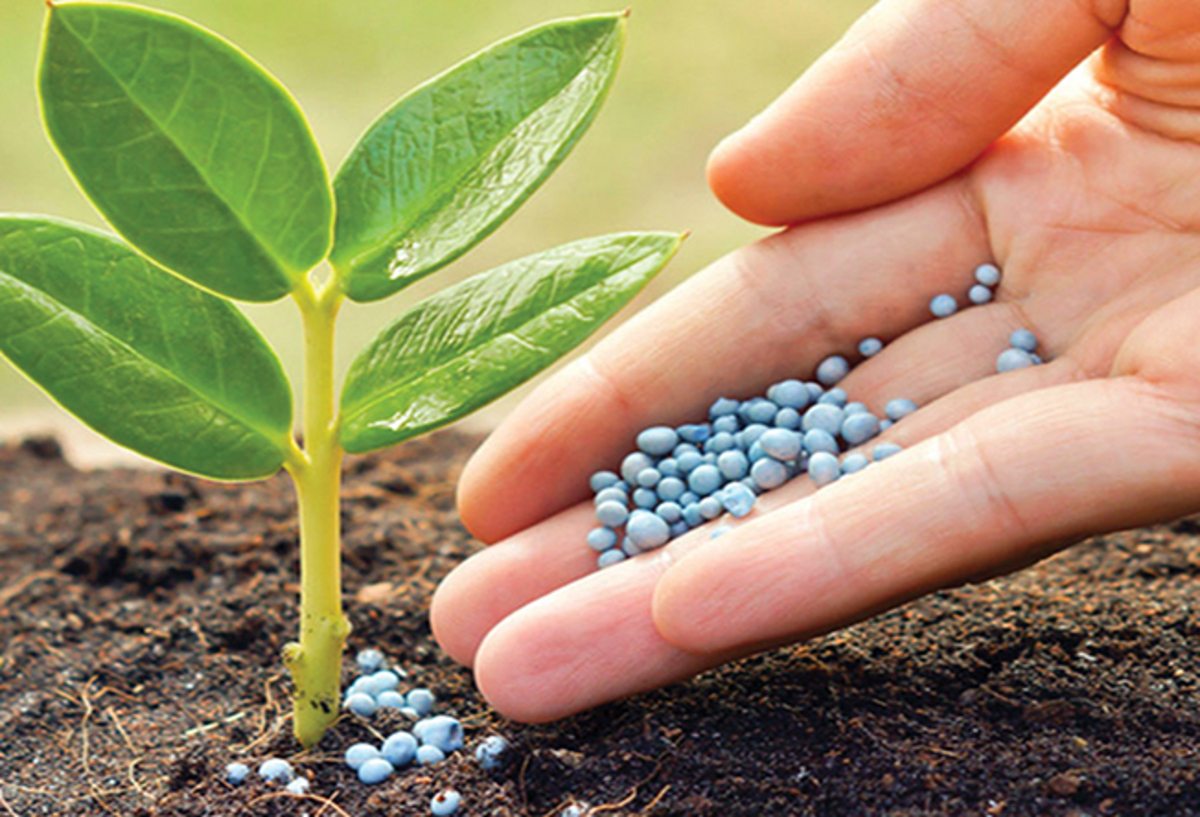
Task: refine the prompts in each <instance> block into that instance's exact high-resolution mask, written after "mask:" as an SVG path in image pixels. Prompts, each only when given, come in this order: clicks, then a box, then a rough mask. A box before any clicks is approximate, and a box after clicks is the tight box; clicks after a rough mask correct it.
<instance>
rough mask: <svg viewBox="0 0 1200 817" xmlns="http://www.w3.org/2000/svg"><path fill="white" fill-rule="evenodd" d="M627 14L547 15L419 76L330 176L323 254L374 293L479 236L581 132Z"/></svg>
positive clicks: (610, 67)
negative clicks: (330, 240)
mask: <svg viewBox="0 0 1200 817" xmlns="http://www.w3.org/2000/svg"><path fill="white" fill-rule="evenodd" d="M624 20H625V18H624V15H619V14H606V15H596V16H591V17H580V18H576V19H570V20H562V21H558V22H552V23H548V24H546V25H543V26H540V27H538V28H534V29H531V30H529V31H526V32H524V33H522V34H518V35H516V36H515V37H512V38H510V39H507V40H503V41H501V42H499V43H497V44H495V45H493V46H492V47H491V48H489V49H487V50H485V51H482V52H480V53H479V54H476V55H475V56H473V57H470V58H469V59H467V60H466V61H464V62H462V63H460V64H459V65H458V66H456V67H454V68H451V69H450V70H449V71H447V72H446V73H444V74H442V75H441V76H439V77H436V78H434V79H432V80H430V81H429V82H427V83H426V84H424V85H422V86H420V87H419V88H417V89H416V90H414V91H413V92H411V93H410V94H408V95H407V96H405V97H404V98H402V99H401V100H400V101H399V102H397V103H396V104H395V105H394V106H393V107H392V108H391V110H389V111H387V113H385V114H384V115H383V116H381V117H380V118H379V119H378V120H377V121H376V122H375V124H374V125H372V126H371V128H370V129H369V130H368V131H367V132H366V134H365V135H364V136H363V137H362V139H361V141H359V143H358V145H357V146H356V147H355V148H354V151H353V152H352V153H351V154H350V157H349V158H348V159H347V160H346V163H345V165H343V167H342V169H341V170H340V171H339V172H338V175H337V179H336V180H335V182H334V189H335V191H336V193H337V206H338V214H337V229H336V233H335V240H334V248H333V252H332V253H331V255H330V259H331V260H332V261H333V263H334V265H335V266H336V267H337V268H338V269H339V270H340V271H341V273H342V276H343V277H342V280H341V286H342V288H343V290H344V291H345V292H346V294H347V295H349V296H350V297H351V298H353V299H354V300H356V301H375V300H378V299H380V298H385V297H387V296H388V295H391V294H392V293H394V292H397V291H399V290H401V289H403V288H404V287H406V286H408V285H409V284H411V283H413V282H414V281H416V280H417V279H419V278H422V277H424V276H426V275H428V274H430V273H431V272H435V271H436V270H438V269H440V268H441V267H443V266H445V265H446V264H449V263H450V262H451V261H453V260H454V259H456V258H458V257H459V256H461V255H462V254H463V253H465V252H466V251H467V250H469V249H471V247H473V246H475V245H476V244H478V243H479V242H480V241H482V240H483V239H484V238H486V237H487V236H488V235H489V234H490V233H491V232H492V231H493V230H495V229H496V228H497V227H498V226H500V224H501V223H502V222H503V221H504V220H505V219H507V218H508V217H509V216H510V215H511V214H512V213H513V211H515V210H516V209H517V208H518V207H519V206H520V205H521V203H522V202H524V201H525V199H527V198H528V197H529V196H530V195H531V194H532V193H533V191H534V190H536V189H537V188H538V187H539V186H540V185H541V184H542V182H543V181H545V180H546V177H548V176H549V175H550V174H551V172H553V171H554V169H555V168H556V167H558V165H559V163H560V162H561V161H562V160H563V159H564V158H566V155H567V154H568V153H569V152H570V151H571V148H573V147H574V146H575V143H576V142H578V141H579V138H580V137H581V136H582V135H583V132H584V131H585V130H587V127H588V125H590V124H591V122H592V119H593V118H594V117H595V115H596V111H597V109H599V107H600V103H601V102H603V100H604V96H605V94H606V92H607V91H608V88H609V86H610V85H611V84H612V79H613V75H614V74H615V72H616V68H617V62H618V60H619V59H620V56H621V50H622V46H623V43H624V29H625V26H624Z"/></svg>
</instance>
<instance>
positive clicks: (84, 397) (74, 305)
mask: <svg viewBox="0 0 1200 817" xmlns="http://www.w3.org/2000/svg"><path fill="white" fill-rule="evenodd" d="M0 354H3V355H4V356H5V357H7V358H8V359H9V360H10V361H12V363H13V364H14V365H15V366H16V367H17V368H18V369H20V370H21V371H22V372H23V373H24V374H25V375H26V376H28V377H29V379H30V380H32V381H33V382H34V383H36V384H37V385H39V386H41V387H42V388H43V389H45V390H46V392H48V393H49V394H50V396H51V397H53V398H54V399H55V400H56V401H58V403H59V404H61V405H62V406H63V408H65V409H66V410H67V411H69V412H71V413H72V414H74V415H75V416H76V417H78V418H79V419H81V420H82V421H83V422H84V423H86V424H87V425H89V426H91V427H92V428H93V429H95V430H96V431H98V432H99V433H100V434H103V435H104V436H105V437H108V438H109V439H111V440H113V441H114V442H116V443H118V444H120V445H123V446H126V447H127V448H131V449H133V450H134V451H137V452H138V453H139V454H143V455H145V456H147V457H150V458H151V459H154V460H158V461H159V462H162V463H165V464H167V465H170V466H172V467H174V468H178V469H180V470H182V471H189V472H191V473H194V474H199V475H200V476H204V477H210V478H213V479H222V480H245V479H256V478H260V477H266V476H269V475H270V474H273V473H275V472H276V471H278V470H279V468H280V466H281V465H282V464H283V462H284V457H285V455H286V454H285V452H286V451H287V450H288V446H289V442H290V435H291V426H292V395H291V389H290V387H289V386H288V382H287V379H286V378H285V377H284V374H283V369H282V367H281V366H280V365H279V360H278V359H277V358H276V357H275V353H274V352H273V351H272V350H271V348H270V347H269V346H268V345H267V343H266V341H264V340H263V339H262V337H261V336H260V335H259V334H258V332H256V331H255V329H254V327H252V326H251V325H250V323H249V322H248V321H247V320H246V319H245V318H243V317H242V315H241V313H240V312H238V311H237V309H236V308H235V307H234V306H233V305H232V304H231V303H229V302H228V301H225V300H223V299H221V298H218V297H216V296H214V295H209V294H208V293H206V292H203V291H201V290H199V289H197V288H196V287H194V286H192V285H191V284H188V283H187V282H186V281H182V280H180V279H179V278H176V277H175V276H174V275H171V274H170V273H168V272H166V271H164V270H162V269H160V268H158V267H156V266H154V265H153V264H151V263H150V262H148V261H146V260H145V259H144V258H142V257H141V256H140V255H138V254H137V253H135V252H134V251H133V250H131V249H130V248H129V247H127V246H125V245H124V244H123V243H122V242H120V241H118V240H116V239H115V238H113V237H111V236H108V235H105V234H104V233H100V232H96V231H93V230H90V229H88V228H85V227H81V226H77V225H72V224H68V223H66V222H62V221H55V220H51V219H45V218H37V217H22V216H9V217H0Z"/></svg>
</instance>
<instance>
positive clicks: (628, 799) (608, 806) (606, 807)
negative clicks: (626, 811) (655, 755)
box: [588, 760, 671, 815]
mask: <svg viewBox="0 0 1200 817" xmlns="http://www.w3.org/2000/svg"><path fill="white" fill-rule="evenodd" d="M662 767H663V762H662V761H661V760H659V761H658V762H657V763H656V764H655V766H654V769H653V770H651V772H650V774H648V775H646V776H645V777H643V778H642V779H641V780H639V781H638V782H637V783H635V784H634V785H633V788H632V789H631V790H630V791H629V794H628V795H626V796H625V797H624V798H623V799H621V800H620V801H618V802H616V803H605V804H603V805H599V806H596V807H595V808H593V809H590V810H589V811H588V814H589V815H592V814H599V813H601V812H604V811H617V810H619V809H623V808H625V806H627V805H629V804H630V803H632V802H633V801H634V800H636V799H637V796H638V790H639V789H641V787H642V786H644V785H646V784H647V783H649V782H650V781H651V780H653V779H654V778H655V777H657V776H658V773H659V772H661V771H662ZM666 788H667V789H669V788H671V787H670V786H669V785H668V786H667V787H666ZM665 793H666V789H663V790H662V791H660V792H659V793H658V795H657V796H656V797H655V798H654V800H652V801H651V805H653V804H654V803H656V802H658V800H659V798H661V797H662V796H663V795H664V794H665ZM646 808H649V806H647V807H646Z"/></svg>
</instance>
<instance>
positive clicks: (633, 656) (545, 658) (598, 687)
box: [475, 533, 739, 723]
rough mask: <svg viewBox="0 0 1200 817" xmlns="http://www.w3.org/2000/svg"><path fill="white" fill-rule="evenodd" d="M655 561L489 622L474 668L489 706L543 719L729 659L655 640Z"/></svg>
mask: <svg viewBox="0 0 1200 817" xmlns="http://www.w3.org/2000/svg"><path fill="white" fill-rule="evenodd" d="M692 535H699V534H698V533H696V534H692ZM503 549H504V548H493V550H503ZM659 556H660V554H646V555H643V556H640V557H638V558H637V559H633V560H630V561H627V562H622V563H621V564H618V565H616V566H614V567H611V568H608V569H606V570H603V571H601V572H599V573H595V574H593V575H590V576H588V577H587V578H584V579H582V580H580V581H578V582H576V583H574V584H572V585H570V586H569V587H565V588H563V589H561V590H559V591H557V592H554V593H551V594H550V595H548V596H546V597H544V598H541V599H538V600H537V601H534V602H532V603H530V604H528V605H526V606H524V607H522V608H521V609H520V610H518V611H516V612H514V613H513V614H512V615H510V616H509V617H507V618H505V619H504V620H503V621H502V622H500V623H499V624H497V625H496V627H495V628H494V629H493V630H492V631H491V632H490V633H489V634H488V635H487V638H486V639H484V641H483V643H482V645H481V646H480V648H479V651H478V654H477V656H476V663H475V680H476V683H477V684H478V686H479V689H480V691H481V692H482V693H483V696H484V697H485V698H486V699H487V701H488V703H489V704H491V706H492V707H494V708H495V709H496V710H498V711H499V712H500V713H501V714H503V715H505V716H506V717H509V718H512V719H513V720H517V721H521V722H525V723H540V722H544V721H551V720H555V719H557V718H562V717H566V716H567V715H571V714H573V713H575V712H579V711H582V710H584V709H588V708H590V707H593V706H597V705H599V704H602V703H606V702H608V701H613V700H616V699H618V698H622V697H625V696H627V695H632V694H634V693H637V692H643V691H646V690H650V689H656V688H658V687H661V686H665V685H667V684H670V683H673V682H675V681H679V680H682V679H684V678H688V677H691V676H692V675H695V674H696V673H698V672H701V671H703V670H705V669H708V668H709V667H713V666H716V665H718V664H721V663H724V662H725V661H729V660H732V659H733V658H735V657H737V655H738V654H739V653H734V652H729V653H719V654H712V653H710V654H707V655H703V656H697V655H692V654H689V653H686V652H683V651H681V650H679V649H678V648H676V647H674V646H672V645H671V644H669V643H668V642H666V641H665V640H663V638H662V636H660V635H659V634H658V632H657V630H655V627H654V622H653V620H652V619H651V617H650V599H651V595H652V594H653V592H654V585H655V583H656V582H657V580H658V578H659V576H660V575H661V574H662V571H663V566H662V560H661V559H660V558H659Z"/></svg>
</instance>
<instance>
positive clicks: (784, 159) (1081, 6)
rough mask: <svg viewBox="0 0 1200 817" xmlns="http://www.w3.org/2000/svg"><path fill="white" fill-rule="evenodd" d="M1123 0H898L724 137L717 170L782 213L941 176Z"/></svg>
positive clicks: (728, 191) (835, 206)
mask: <svg viewBox="0 0 1200 817" xmlns="http://www.w3.org/2000/svg"><path fill="white" fill-rule="evenodd" d="M1125 10H1126V9H1125V3H1124V2H1122V0H884V2H881V3H880V4H879V5H878V6H876V7H875V8H874V9H872V10H871V11H870V12H869V13H868V14H867V15H866V16H864V17H863V18H862V19H861V20H859V21H858V23H857V24H855V25H854V26H853V27H852V28H851V29H850V31H849V32H848V33H847V34H846V36H845V37H844V38H843V39H842V41H841V42H840V43H838V44H837V45H836V46H835V47H834V48H833V49H832V50H831V51H829V52H828V53H827V54H825V55H824V56H823V57H822V58H821V59H819V60H818V61H817V62H816V63H815V64H814V65H813V66H812V67H811V68H810V69H809V70H808V71H807V72H806V73H805V74H804V75H803V76H802V77H801V78H800V79H799V80H798V81H797V82H796V83H795V84H793V85H792V87H791V88H789V89H788V90H787V91H786V92H784V94H783V96H781V97H780V98H779V99H777V100H776V101H775V102H774V103H772V104H771V105H770V107H768V108H767V109H766V111H764V112H763V113H762V114H760V115H759V116H758V117H756V118H755V119H754V120H753V121H752V122H750V124H749V125H747V126H746V127H745V128H743V129H742V130H741V131H739V132H737V133H735V134H734V135H733V136H731V137H729V138H728V139H726V140H725V141H724V142H722V143H721V144H720V145H719V146H718V147H717V149H716V151H715V152H714V153H713V156H712V158H711V160H710V162H709V183H710V184H711V186H712V188H713V191H714V192H715V193H716V194H717V196H718V197H719V198H720V199H721V201H723V202H724V203H725V205H726V206H728V207H729V208H730V209H731V210H733V211H734V212H735V213H737V214H738V215H740V216H742V217H743V218H746V219H749V220H750V221H754V222H757V223H760V224H769V225H782V224H790V223H794V222H797V221H803V220H807V219H810V218H814V217H817V216H821V215H826V214H830V213H836V212H844V211H848V210H857V209H860V208H863V207H867V206H870V205H874V204H878V203H881V202H884V201H889V200H891V199H894V198H897V197H899V196H902V195H905V194H907V193H910V192H913V191H915V190H919V189H921V188H924V187H927V186H929V185H931V184H934V183H935V182H937V181H940V180H941V179H944V178H946V177H947V176H949V175H951V174H953V173H955V172H956V171H958V170H960V169H961V168H963V167H964V166H966V165H967V164H969V163H970V162H971V161H973V160H974V159H975V158H976V157H978V156H979V154H980V153H982V152H983V150H984V149H986V148H987V146H988V145H989V144H991V143H992V142H993V141H995V140H996V139H997V138H998V137H999V136H1000V135H1002V134H1003V133H1004V132H1005V131H1007V130H1008V129H1009V128H1010V127H1012V126H1013V125H1014V124H1015V123H1016V122H1017V121H1018V120H1019V119H1020V118H1021V117H1022V116H1023V115H1024V114H1025V113H1026V112H1027V111H1028V110H1029V109H1030V108H1032V107H1033V106H1034V105H1035V104H1037V102H1038V100H1039V99H1041V98H1042V97H1043V96H1044V95H1045V94H1046V93H1047V92H1048V91H1049V90H1050V89H1051V88H1053V87H1054V86H1055V85H1056V84H1057V83H1058V82H1059V80H1061V79H1062V78H1063V77H1064V76H1065V75H1066V74H1067V73H1068V72H1070V70H1071V69H1072V68H1073V67H1074V66H1075V65H1077V64H1078V63H1079V62H1081V61H1082V60H1083V59H1084V58H1086V57H1087V56H1088V55H1089V54H1090V53H1091V52H1093V51H1094V50H1096V49H1097V48H1098V47H1100V46H1101V45H1103V44H1104V42H1105V41H1106V40H1108V39H1109V38H1110V36H1111V35H1112V32H1113V31H1114V30H1115V28H1116V27H1117V26H1119V25H1120V24H1121V21H1122V19H1123V17H1124V15H1125Z"/></svg>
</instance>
